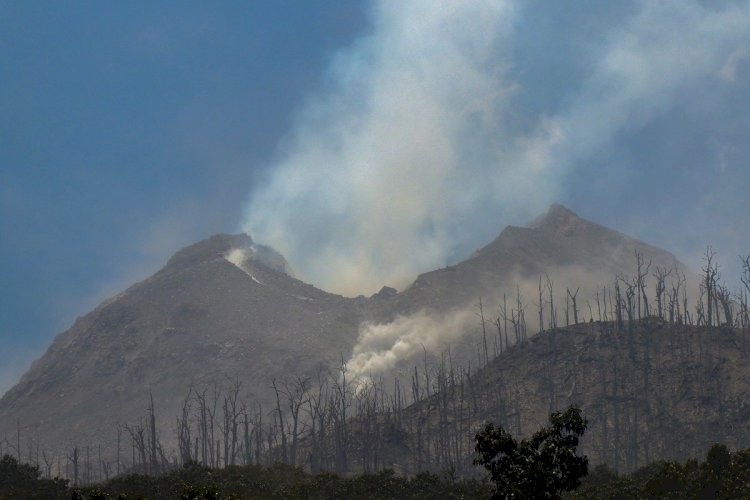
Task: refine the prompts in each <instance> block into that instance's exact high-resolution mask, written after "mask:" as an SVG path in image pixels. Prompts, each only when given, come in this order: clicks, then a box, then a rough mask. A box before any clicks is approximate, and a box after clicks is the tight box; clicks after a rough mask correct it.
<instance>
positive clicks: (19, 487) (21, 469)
mask: <svg viewBox="0 0 750 500" xmlns="http://www.w3.org/2000/svg"><path fill="white" fill-rule="evenodd" d="M68 494H69V493H68V481H67V480H64V479H59V478H55V479H42V477H41V473H40V472H39V468H38V467H34V466H32V465H28V464H19V463H18V461H17V460H16V459H15V457H12V456H10V455H5V456H3V458H2V459H0V499H6V498H7V499H11V498H13V499H16V498H52V499H55V498H67V496H68Z"/></svg>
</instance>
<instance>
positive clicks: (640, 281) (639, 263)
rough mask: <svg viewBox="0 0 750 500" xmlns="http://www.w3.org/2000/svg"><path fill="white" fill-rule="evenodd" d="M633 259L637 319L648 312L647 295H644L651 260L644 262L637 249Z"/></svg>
mask: <svg viewBox="0 0 750 500" xmlns="http://www.w3.org/2000/svg"><path fill="white" fill-rule="evenodd" d="M635 260H636V270H637V273H636V280H635V285H636V289H637V291H638V319H641V318H643V317H644V316H648V315H649V314H650V312H649V308H648V296H647V295H646V277H647V276H648V272H649V269H650V268H651V261H650V260H649V261H648V264H646V263H645V261H644V258H643V254H642V253H640V252H639V251H637V250H636V252H635ZM641 302H643V309H641Z"/></svg>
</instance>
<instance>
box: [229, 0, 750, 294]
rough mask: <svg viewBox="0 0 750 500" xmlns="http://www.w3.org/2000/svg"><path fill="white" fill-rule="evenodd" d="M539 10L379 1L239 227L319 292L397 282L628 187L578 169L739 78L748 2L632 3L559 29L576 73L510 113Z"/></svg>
mask: <svg viewBox="0 0 750 500" xmlns="http://www.w3.org/2000/svg"><path fill="white" fill-rule="evenodd" d="M533 8H535V7H534V6H532V5H529V4H525V3H521V2H514V1H512V0H505V1H496V0H480V1H474V2H432V1H429V0H417V1H414V2H407V3H403V2H391V1H386V0H382V1H376V2H373V4H372V5H371V12H370V14H371V29H370V32H369V33H367V34H366V35H364V36H362V37H361V38H360V39H359V40H357V41H356V43H354V44H353V45H352V46H351V47H349V48H347V49H345V50H342V51H340V52H339V53H338V54H336V56H335V57H334V58H333V59H332V62H331V64H330V67H329V70H328V73H327V79H326V83H325V85H324V86H323V87H322V88H321V89H318V90H317V91H316V92H313V93H312V94H311V95H310V96H309V99H308V100H307V102H306V105H305V106H304V107H303V109H302V110H301V111H300V112H299V113H298V115H297V116H296V119H295V121H294V127H293V130H292V131H291V132H290V133H289V134H288V136H287V137H286V138H285V140H284V141H282V143H281V144H280V146H279V148H278V151H277V154H276V157H275V159H274V160H273V161H272V162H271V164H270V165H269V166H268V168H267V170H266V172H267V177H266V178H265V179H264V180H263V181H262V182H261V183H260V184H259V185H258V187H257V188H256V189H255V190H254V192H253V193H252V196H251V199H250V202H249V203H248V205H247V207H246V217H245V220H244V222H243V229H244V230H245V231H247V232H249V233H250V234H252V236H253V238H254V239H256V240H257V241H262V242H264V243H266V244H269V245H271V246H272V247H274V248H276V249H278V250H279V251H280V252H281V253H282V254H283V255H285V256H286V257H287V258H288V259H289V261H290V264H291V266H292V267H293V268H294V269H295V271H296V273H297V275H298V276H299V277H300V278H301V279H304V280H306V281H309V282H312V283H314V284H316V285H317V286H320V287H322V288H324V289H327V290H330V291H334V292H338V293H341V294H345V295H356V294H359V293H362V294H371V293H373V292H375V291H377V290H378V289H379V288H380V287H381V286H382V285H384V284H388V285H392V286H395V287H397V288H402V287H403V286H404V285H406V284H408V283H409V282H410V281H411V280H412V279H413V278H414V277H415V276H416V275H417V274H418V273H419V272H420V271H425V270H428V269H431V268H435V267H439V266H442V265H445V264H446V263H447V262H448V261H450V260H456V259H457V258H460V257H464V256H466V255H468V254H469V253H470V251H471V250H473V249H474V248H477V246H478V245H479V244H481V243H482V242H483V241H487V240H488V239H489V238H490V237H491V236H492V233H493V232H494V233H495V234H496V231H497V230H499V228H501V227H503V226H504V225H505V224H508V223H519V222H523V221H525V220H528V219H529V218H530V217H531V216H532V215H534V214H536V213H539V212H541V210H542V208H543V207H545V206H547V205H548V204H549V203H550V202H552V201H555V200H558V199H564V198H565V196H566V192H567V191H568V190H570V189H571V186H573V185H575V184H576V183H580V182H585V183H591V184H592V185H593V186H607V187H608V188H611V185H612V184H613V183H615V182H620V181H623V180H626V179H627V174H626V173H623V172H622V171H620V172H617V171H612V170H607V169H602V177H597V178H593V179H592V178H581V177H586V176H583V175H581V176H579V177H577V176H578V175H579V174H580V172H579V166H580V165H581V164H582V163H585V162H586V161H587V160H591V158H593V157H597V158H598V156H596V155H601V154H602V151H605V150H607V148H608V147H610V146H611V145H612V144H613V143H615V142H616V141H617V138H618V137H620V136H621V135H622V134H625V133H629V132H632V131H634V130H639V129H641V128H643V127H644V126H645V125H647V124H649V123H651V122H652V121H653V120H655V119H656V118H659V117H661V116H663V115H664V114H666V113H668V112H669V111H670V110H672V109H673V107H674V106H675V103H683V104H684V103H690V102H694V99H688V97H690V96H693V97H694V96H696V95H700V93H701V91H702V89H703V88H704V87H706V86H707V85H709V84H707V83H706V82H707V81H716V82H719V83H721V84H723V83H724V82H725V81H728V80H729V81H732V82H734V81H736V80H737V79H738V78H739V75H740V74H741V71H740V70H739V69H738V68H739V67H740V66H741V65H742V64H743V63H744V57H743V56H742V54H743V52H742V47H745V46H746V45H747V41H748V32H749V31H750V2H747V1H744V2H728V3H722V4H721V5H709V4H707V3H705V2H698V1H686V2H680V3H674V2H669V3H667V2H634V3H633V4H632V9H631V11H630V12H629V13H628V15H623V16H622V19H618V21H617V22H616V23H615V26H613V27H612V29H607V30H602V31H601V32H599V33H604V35H602V36H599V35H596V36H595V35H591V37H590V39H587V38H586V34H585V32H580V33H579V30H578V29H577V27H575V26H573V25H571V26H570V27H569V28H567V29H569V30H570V32H571V33H574V34H576V36H580V37H581V38H582V40H583V41H585V42H586V43H582V44H581V47H580V49H579V50H580V58H581V59H582V60H584V59H585V61H586V65H585V68H586V69H585V71H584V72H582V74H580V75H577V78H576V80H575V81H574V82H573V83H568V86H567V87H565V89H564V90H560V97H559V102H558V103H557V104H556V105H555V106H551V107H550V108H549V109H544V108H543V109H541V110H536V111H535V112H533V113H531V112H529V113H528V116H524V119H523V120H519V116H521V115H525V114H527V113H526V110H525V109H524V108H523V106H522V105H520V104H519V102H518V101H519V99H518V98H517V96H519V95H521V94H523V92H524V91H525V90H526V89H525V88H524V80H523V78H524V75H523V74H521V73H520V72H518V71H517V64H516V63H517V61H514V52H513V46H514V44H515V43H518V42H517V40H518V39H519V38H520V37H519V30H521V29H523V25H522V22H521V21H523V18H524V16H531V15H533ZM738 51H739V52H738ZM727 61H729V63H730V65H729V69H727V64H728V63H727ZM555 85H556V83H555V82H550V83H549V86H551V87H554V86H555ZM711 85H713V84H711ZM711 88H713V87H711ZM586 174H587V176H588V177H590V176H591V172H590V171H589V172H586ZM608 176H611V177H608Z"/></svg>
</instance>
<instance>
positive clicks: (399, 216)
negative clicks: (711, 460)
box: [0, 0, 750, 392]
mask: <svg viewBox="0 0 750 500" xmlns="http://www.w3.org/2000/svg"><path fill="white" fill-rule="evenodd" d="M440 5H441V4H439V3H436V2H432V1H426V0H415V1H413V2H408V3H404V2H389V1H371V2H354V1H345V2H344V1H340V2H334V1H317V2H303V1H299V2H275V1H254V2H212V3H206V2H121V3H104V2H94V1H91V2H83V1H77V2H66V3H60V2H42V1H35V2H26V1H8V2H3V3H1V4H0V77H2V78H1V79H0V81H1V82H2V83H1V84H0V109H2V111H3V112H2V118H1V119H0V120H1V121H0V276H2V282H1V283H2V288H0V294H1V295H0V392H1V391H2V390H4V389H7V388H8V386H9V384H11V383H12V382H13V381H14V380H15V379H17V377H18V376H19V375H20V374H21V373H22V372H23V370H24V369H25V368H26V367H27V366H28V364H29V362H30V361H31V359H33V358H34V357H36V356H38V355H40V354H41V353H42V352H43V350H44V348H45V347H46V346H47V345H48V344H49V342H50V341H51V339H52V338H53V336H54V335H55V334H56V333H58V332H59V331H61V330H63V329H65V328H66V327H68V326H69V325H70V324H71V323H72V321H73V320H74V318H75V317H76V316H78V315H82V314H85V313H86V312H87V311H88V310H90V309H91V308H92V307H93V306H95V305H96V304H97V303H98V302H99V301H101V300H102V299H104V298H106V297H107V296H110V295H112V294H114V293H116V292H118V291H120V290H122V289H124V288H125V287H126V286H128V285H129V284H132V283H133V282H134V281H136V280H139V279H142V278H144V277H146V276H147V275H148V274H150V273H151V272H153V271H155V270H156V269H158V267H159V266H160V265H162V264H163V263H164V262H165V261H166V259H167V258H168V257H169V256H170V255H171V254H172V253H173V252H174V251H176V250H177V249H179V248H180V247H181V246H184V245H185V244H188V243H190V242H193V241H196V240H198V239H201V238H203V237H206V236H209V235H211V234H213V233H217V232H236V231H239V230H241V229H244V230H248V231H251V232H252V233H253V235H254V236H255V237H256V238H257V239H260V240H261V241H263V242H266V243H270V244H272V245H273V246H275V247H277V248H279V249H280V250H281V251H282V253H284V254H285V255H287V257H288V258H289V259H290V261H291V263H292V266H293V267H294V268H295V270H297V271H298V274H299V275H300V276H301V277H303V278H305V279H308V280H310V281H312V282H314V283H315V284H318V285H319V286H323V287H325V288H328V289H332V290H336V291H340V292H342V293H356V292H360V291H361V292H372V291H373V289H377V288H379V286H380V285H381V284H394V285H397V286H402V285H403V284H405V283H408V282H409V281H410V279H412V278H413V277H414V275H415V274H416V273H418V272H420V271H425V270H428V269H431V268H434V267H440V266H442V265H444V264H445V263H446V262H450V261H451V260H456V259H458V258H460V257H462V256H464V255H467V254H468V253H470V252H471V251H472V250H474V249H475V248H477V247H479V246H481V245H482V244H484V243H486V242H487V241H489V240H491V239H492V238H493V237H494V236H496V235H497V233H499V231H500V230H501V229H502V228H503V227H504V226H505V225H506V224H509V223H515V224H520V223H523V222H524V221H526V220H528V219H530V218H531V217H533V216H534V215H536V213H538V212H540V211H542V210H544V208H546V206H547V205H548V204H549V203H552V202H555V201H559V202H562V203H564V204H566V205H568V206H570V207H571V208H573V209H574V210H575V211H577V212H578V213H579V214H580V215H582V216H585V217H588V218H591V219H594V220H596V221H598V222H601V223H604V224H607V225H610V226H612V227H614V228H617V229H619V230H622V231H624V232H627V233H629V234H632V235H635V236H637V237H639V238H641V239H643V240H646V241H649V242H651V243H654V244H656V245H659V246H662V247H665V248H667V249H669V250H672V251H674V252H675V253H677V254H678V256H679V257H681V258H682V259H683V260H685V261H686V262H687V263H688V264H690V265H693V266H697V265H699V264H700V253H701V251H702V249H703V248H704V247H705V245H706V244H708V243H711V244H713V246H714V247H715V249H716V250H717V251H718V252H719V253H720V256H721V257H722V259H723V264H724V267H725V274H726V275H727V277H728V278H729V277H730V276H729V275H732V274H733V273H736V270H737V269H736V261H737V259H736V257H737V255H738V254H740V253H748V252H750V236H748V235H750V218H749V217H748V215H747V214H748V213H749V212H750V201H748V200H749V199H750V197H748V193H749V192H750V141H748V140H747V138H748V137H750V85H749V84H748V82H749V81H750V3H749V2H747V1H735V2H730V1H722V2H707V1H706V2H701V1H696V0H692V1H691V0H687V1H685V2H680V3H676V2H675V3H672V2H646V1H642V2H639V1H632V2H631V1H618V2H595V1H591V2H575V3H567V2H566V3H565V5H563V3H562V2H547V1H541V0H539V1H533V0H532V1H526V2H520V1H510V0H503V1H495V0H477V1H475V2H452V3H451V4H442V7H440ZM447 5H450V7H448V6H447ZM301 214H304V215H301ZM415 248H418V249H419V251H415ZM403 255H408V256H409V257H408V258H406V259H404V258H403ZM332 268H336V269H338V270H340V272H338V273H336V274H335V276H334V275H332V273H330V272H328V270H330V269H332ZM730 284H731V285H732V286H734V282H733V281H732V282H730Z"/></svg>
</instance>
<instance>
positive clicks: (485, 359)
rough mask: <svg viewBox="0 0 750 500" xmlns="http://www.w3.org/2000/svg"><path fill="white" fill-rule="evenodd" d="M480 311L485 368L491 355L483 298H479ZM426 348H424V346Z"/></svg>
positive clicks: (478, 314) (478, 313)
mask: <svg viewBox="0 0 750 500" xmlns="http://www.w3.org/2000/svg"><path fill="white" fill-rule="evenodd" d="M477 308H478V309H479V312H477V313H476V314H477V316H479V321H480V322H481V323H482V346H483V347H484V366H487V363H489V355H488V353H487V321H486V320H485V319H484V306H483V304H482V297H479V305H478V306H477ZM422 348H424V346H422ZM426 352H427V351H425V356H426Z"/></svg>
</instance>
